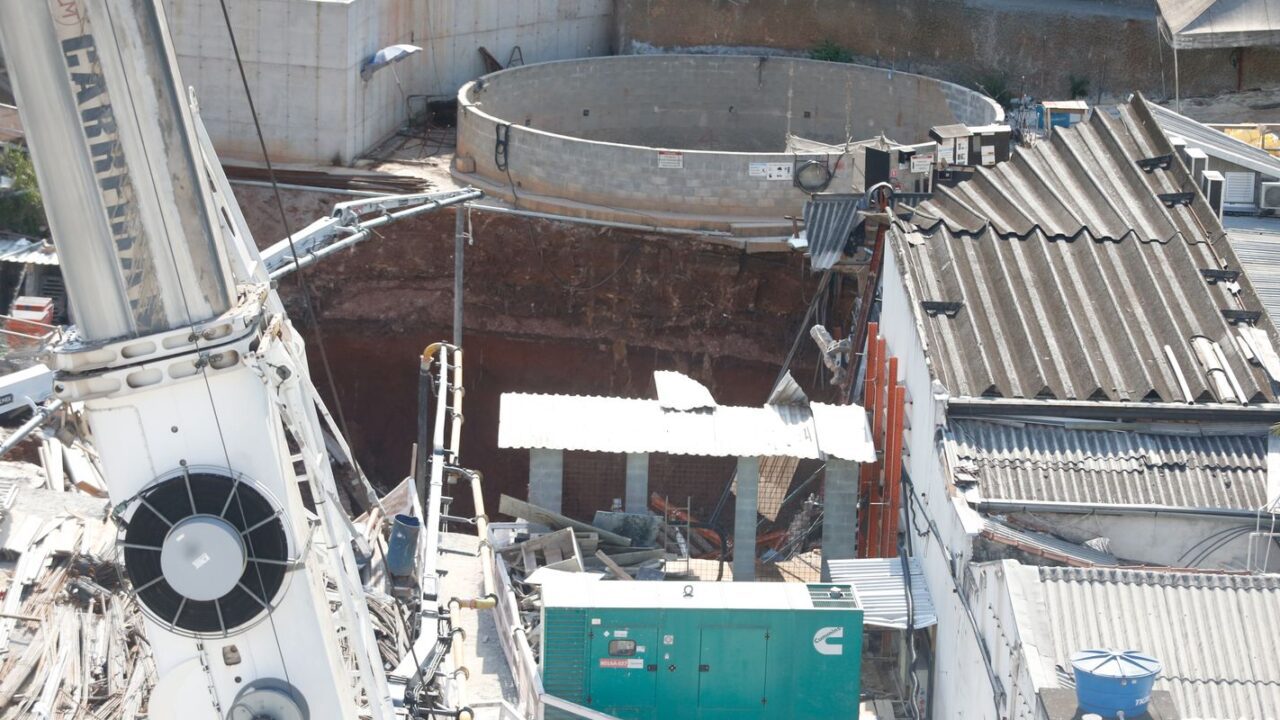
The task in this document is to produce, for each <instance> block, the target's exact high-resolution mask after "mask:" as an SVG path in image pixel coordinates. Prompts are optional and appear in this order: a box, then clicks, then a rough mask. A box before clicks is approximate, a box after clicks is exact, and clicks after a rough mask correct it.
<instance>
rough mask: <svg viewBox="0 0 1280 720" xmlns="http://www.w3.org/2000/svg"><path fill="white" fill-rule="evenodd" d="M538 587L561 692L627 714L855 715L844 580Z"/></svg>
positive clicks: (852, 603)
mask: <svg viewBox="0 0 1280 720" xmlns="http://www.w3.org/2000/svg"><path fill="white" fill-rule="evenodd" d="M542 595H543V607H542V684H543V688H544V689H545V690H546V691H547V692H548V693H550V694H552V695H555V696H557V697H560V698H563V699H565V700H569V701H572V702H575V703H577V704H579V705H584V706H587V707H590V708H592V709H595V710H598V711H600V712H603V713H607V714H609V715H614V716H617V717H619V718H623V719H624V720H695V719H696V720H708V719H717V720H719V719H724V720H728V719H729V718H734V719H737V720H745V719H748V718H755V719H758V720H790V719H791V718H806V719H809V720H811V719H812V718H816V717H820V718H850V719H853V718H857V717H858V696H859V692H860V689H861V682H860V680H861V676H860V673H861V670H862V662H861V660H862V608H861V607H860V606H859V604H858V598H857V595H856V594H855V593H854V592H853V589H852V588H851V587H850V586H848V585H805V584H801V583H745V582H744V583H728V582H726V583H714V582H694V583H681V582H662V581H653V582H600V581H593V580H589V579H588V577H586V576H581V575H579V576H569V577H561V578H557V579H556V580H555V581H552V582H549V583H548V584H546V585H543V587H542ZM569 717H571V716H570V715H568V714H565V713H561V712H560V711H557V710H554V709H552V708H547V710H546V718H548V719H558V718H569Z"/></svg>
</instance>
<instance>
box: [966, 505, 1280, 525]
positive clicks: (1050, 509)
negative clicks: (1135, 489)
mask: <svg viewBox="0 0 1280 720" xmlns="http://www.w3.org/2000/svg"><path fill="white" fill-rule="evenodd" d="M974 507H975V508H976V509H977V510H978V511H979V512H985V513H997V514H1004V513H1058V514H1063V515H1184V516H1187V517H1203V518H1219V519H1228V520H1256V519H1257V517H1258V513H1259V512H1263V511H1261V510H1239V509H1235V508H1194V507H1175V506H1172V505H1091V504H1088V503H1070V502H1053V501H1048V500H982V501H979V502H977V503H975V505H974Z"/></svg>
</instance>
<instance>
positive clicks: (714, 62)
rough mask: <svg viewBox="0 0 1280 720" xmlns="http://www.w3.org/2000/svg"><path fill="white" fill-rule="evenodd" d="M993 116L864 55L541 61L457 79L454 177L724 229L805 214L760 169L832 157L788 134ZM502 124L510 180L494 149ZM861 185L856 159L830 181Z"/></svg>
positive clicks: (493, 188) (597, 209)
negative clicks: (843, 59)
mask: <svg viewBox="0 0 1280 720" xmlns="http://www.w3.org/2000/svg"><path fill="white" fill-rule="evenodd" d="M806 114H808V116H809V117H805V115H806ZM999 116H1000V112H999V109H998V108H997V107H996V106H995V105H994V104H993V103H991V102H990V101H988V100H987V99H985V98H983V97H982V96H980V95H978V94H977V93H974V92H972V91H968V90H965V89H964V88H961V87H958V86H955V85H951V84H948V83H943V82H939V81H937V80H933V79H930V78H925V77H920V76H916V75H909V74H906V73H894V72H890V71H888V70H879V69H875V68H868V67H863V66H856V65H847V64H837V63H820V62H814V61H810V60H797V59H791V58H773V59H769V60H761V59H760V58H756V57H738V56H735V57H711V56H644V57H638V56H630V57H611V58H598V59H593V60H575V61H565V62H557V63H546V64H543V65H538V66H530V67H525V68H516V69H514V70H509V71H506V72H502V73H498V74H495V75H492V76H488V77H486V78H484V79H483V80H482V81H480V82H478V83H475V84H470V85H467V86H465V87H464V88H463V89H462V91H461V92H460V93H459V128H458V156H459V158H461V160H462V163H461V164H460V165H459V168H466V169H467V170H468V172H466V173H459V176H460V178H461V179H462V180H463V181H465V182H473V183H476V184H479V185H481V186H483V187H484V188H485V189H486V190H487V191H489V192H491V193H492V194H495V195H498V196H499V197H503V198H504V199H507V200H509V201H510V200H513V199H517V200H518V201H519V203H520V205H521V207H522V208H525V209H536V210H543V211H550V212H560V213H565V214H570V215H580V216H586V217H592V218H596V219H607V220H621V221H626V222H635V223H638V224H644V225H650V226H659V227H696V228H700V229H721V230H727V229H730V228H729V226H730V225H732V224H733V223H735V222H740V221H744V220H752V219H767V220H771V221H775V222H778V223H782V222H783V220H782V218H783V216H784V215H789V214H797V213H799V212H800V210H801V209H802V207H803V205H804V200H805V197H806V196H805V195H804V193H803V192H801V191H800V190H799V189H798V188H796V187H794V185H793V184H792V182H791V180H790V178H789V177H786V178H782V179H770V178H768V177H762V176H760V172H759V171H760V168H761V164H762V163H773V164H779V165H783V166H786V167H787V168H788V169H789V168H792V167H794V166H795V165H796V164H798V163H803V162H804V161H805V160H806V159H809V158H817V159H822V160H824V161H825V160H827V159H828V158H827V156H825V155H794V154H790V153H786V152H784V150H785V146H786V135H787V131H788V129H790V131H791V132H792V133H793V134H796V135H799V136H802V137H808V138H813V139H818V140H823V141H826V142H833V143H838V142H843V141H845V140H846V139H849V138H852V139H854V140H858V139H867V138H871V137H875V136H876V135H878V134H881V133H884V134H886V135H888V136H889V137H891V138H893V139H894V140H898V141H900V142H918V141H921V140H925V139H927V133H928V129H929V128H930V127H932V126H935V125H941V124H947V123H954V122H967V123H970V124H986V123H990V122H992V121H994V120H995V119H997V118H998V117H999ZM508 124H509V125H510V129H509V131H508V132H509V140H508V143H507V152H506V158H507V165H508V170H509V175H508V173H507V172H506V171H503V170H500V169H499V167H498V162H497V159H496V158H495V144H496V139H497V136H498V132H499V128H500V127H505V126H507V125H508ZM838 159H839V158H838V156H837V157H833V158H831V159H830V160H831V164H832V165H833V166H834V165H835V164H836V161H837V160H838ZM472 163H474V172H471V171H470V165H471V164H472ZM753 168H755V171H754V172H753ZM513 186H514V195H513V193H512V189H513ZM851 187H852V177H851V172H850V170H849V168H848V167H847V166H846V165H840V166H838V167H837V168H836V178H835V180H834V181H833V182H832V184H831V187H830V189H831V190H832V191H839V190H840V189H842V188H843V189H844V190H845V191H846V192H847V191H848V190H849V188H851Z"/></svg>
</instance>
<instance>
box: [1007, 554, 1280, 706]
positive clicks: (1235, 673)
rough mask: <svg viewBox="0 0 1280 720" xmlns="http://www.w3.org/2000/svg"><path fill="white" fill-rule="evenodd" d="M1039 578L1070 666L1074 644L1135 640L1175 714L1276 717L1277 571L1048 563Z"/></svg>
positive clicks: (1063, 660) (1279, 685) (1279, 648)
mask: <svg viewBox="0 0 1280 720" xmlns="http://www.w3.org/2000/svg"><path fill="white" fill-rule="evenodd" d="M1040 587H1041V589H1042V591H1043V599H1044V605H1045V611H1046V617H1047V618H1048V623H1047V625H1048V627H1049V628H1051V630H1050V632H1051V633H1052V636H1053V652H1052V655H1053V657H1055V658H1056V660H1057V662H1058V664H1059V666H1060V667H1062V668H1064V669H1067V671H1068V672H1069V668H1070V667H1071V666H1070V656H1071V654H1072V653H1074V652H1076V651H1077V650H1086V649H1094V648H1117V649H1135V650H1141V651H1142V652H1144V653H1147V654H1149V655H1153V656H1155V657H1156V658H1157V659H1159V660H1160V662H1162V663H1163V664H1164V671H1163V672H1162V673H1161V674H1160V677H1159V678H1158V679H1157V680H1156V685H1155V687H1156V689H1157V690H1168V691H1170V692H1171V693H1172V694H1173V696H1174V699H1175V703H1176V705H1177V707H1178V712H1179V713H1180V715H1181V717H1184V718H1200V719H1204V720H1212V719H1216V720H1227V719H1229V718H1230V719H1232V720H1234V719H1236V718H1259V719H1261V718H1276V717H1280V633H1277V632H1276V631H1275V620H1276V618H1278V617H1280V576H1276V575H1265V576H1235V575H1211V574H1186V573H1168V572H1148V571H1142V570H1115V569H1098V568H1094V569H1083V568H1049V567H1045V568H1040ZM1020 630H1021V628H1020ZM1040 640H1041V641H1043V639H1040ZM1023 641H1024V643H1025V642H1026V641H1027V639H1026V638H1025V637H1024V638H1023Z"/></svg>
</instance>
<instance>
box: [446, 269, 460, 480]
mask: <svg viewBox="0 0 1280 720" xmlns="http://www.w3.org/2000/svg"><path fill="white" fill-rule="evenodd" d="M458 296H459V297H461V296H462V289H461V284H459V288H458ZM457 327H458V330H457V331H456V334H457V336H458V337H459V338H461V337H462V307H461V303H459V307H458V325H457ZM462 396H463V389H462V346H461V345H455V346H454V348H453V406H452V407H451V408H450V410H451V413H450V417H449V431H450V433H451V436H450V439H449V454H450V457H449V462H451V463H452V464H454V465H457V464H458V455H459V454H460V453H461V452H462Z"/></svg>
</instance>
